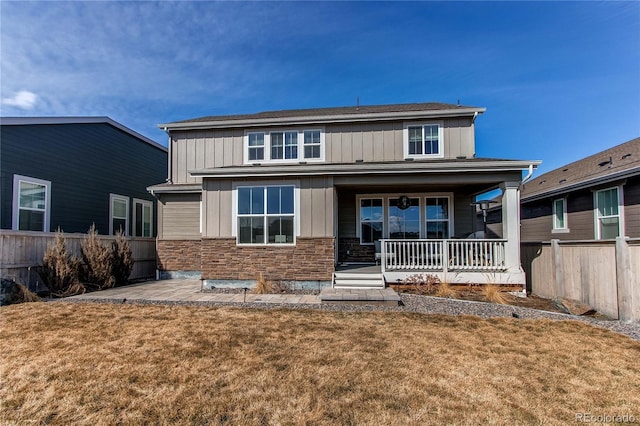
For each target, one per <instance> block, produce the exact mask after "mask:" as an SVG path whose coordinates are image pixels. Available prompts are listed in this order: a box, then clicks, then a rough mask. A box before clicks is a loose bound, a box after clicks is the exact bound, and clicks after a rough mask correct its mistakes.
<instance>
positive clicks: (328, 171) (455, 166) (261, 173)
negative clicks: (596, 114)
mask: <svg viewBox="0 0 640 426" xmlns="http://www.w3.org/2000/svg"><path fill="white" fill-rule="evenodd" d="M532 164H533V165H534V166H538V165H540V164H541V161H506V162H495V161H493V162H483V163H480V164H478V163H445V164H438V165H437V167H434V165H433V164H428V166H430V167H424V165H423V167H415V166H414V165H413V164H412V166H413V167H402V168H399V167H397V165H395V164H394V165H387V166H380V165H378V166H377V167H375V166H373V167H368V168H364V167H359V168H354V165H353V164H346V165H345V164H340V165H338V166H333V167H332V166H330V165H329V166H324V167H322V166H321V167H309V166H284V167H280V168H275V167H274V168H272V167H261V166H254V167H242V168H235V169H226V170H225V169H203V170H189V174H190V175H191V176H193V177H206V178H217V179H224V178H240V177H242V178H245V177H280V176H287V175H292V174H295V175H296V176H322V175H362V174H375V175H385V174H387V175H388V174H403V175H406V174H413V173H461V172H495V171H501V172H502V171H522V170H525V169H527V168H528V167H529V166H530V165H532Z"/></svg>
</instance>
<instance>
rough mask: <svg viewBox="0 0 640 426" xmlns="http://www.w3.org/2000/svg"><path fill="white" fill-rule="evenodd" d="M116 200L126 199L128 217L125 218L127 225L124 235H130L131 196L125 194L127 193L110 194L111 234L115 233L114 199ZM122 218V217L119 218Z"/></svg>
mask: <svg viewBox="0 0 640 426" xmlns="http://www.w3.org/2000/svg"><path fill="white" fill-rule="evenodd" d="M114 200H120V201H124V202H126V204H127V217H126V218H125V222H124V223H125V225H124V235H125V236H128V235H129V216H130V211H129V197H127V196H125V195H119V194H109V235H115V234H114V232H113V219H114V218H113V201H114ZM118 219H121V218H118Z"/></svg>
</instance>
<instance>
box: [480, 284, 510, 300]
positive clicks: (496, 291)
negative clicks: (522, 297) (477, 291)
mask: <svg viewBox="0 0 640 426" xmlns="http://www.w3.org/2000/svg"><path fill="white" fill-rule="evenodd" d="M482 296H483V297H484V300H486V301H487V302H491V303H499V304H500V305H505V304H506V303H507V299H506V298H505V297H504V295H503V294H502V292H501V291H500V288H499V287H498V286H497V285H495V284H487V285H485V286H482Z"/></svg>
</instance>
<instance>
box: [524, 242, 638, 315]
mask: <svg viewBox="0 0 640 426" xmlns="http://www.w3.org/2000/svg"><path fill="white" fill-rule="evenodd" d="M521 257H522V267H523V268H524V271H525V273H526V276H527V288H528V289H530V290H531V291H532V292H533V293H535V294H537V295H539V296H542V297H547V298H569V299H574V300H579V301H581V302H584V303H588V304H589V305H591V306H593V307H594V308H595V309H597V310H598V311H599V312H601V313H603V314H605V315H607V316H609V317H612V318H616V319H620V320H623V321H640V238H634V239H628V238H627V239H625V238H623V237H618V238H617V239H616V240H615V241H559V240H551V241H549V242H525V243H522V250H521Z"/></svg>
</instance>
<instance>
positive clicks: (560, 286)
mask: <svg viewBox="0 0 640 426" xmlns="http://www.w3.org/2000/svg"><path fill="white" fill-rule="evenodd" d="M561 250H562V248H561V247H560V240H551V263H552V265H553V293H554V294H553V297H564V296H565V292H564V264H563V262H562V251H561Z"/></svg>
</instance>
